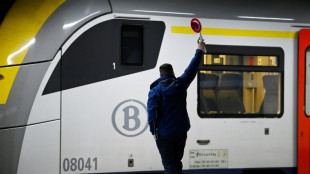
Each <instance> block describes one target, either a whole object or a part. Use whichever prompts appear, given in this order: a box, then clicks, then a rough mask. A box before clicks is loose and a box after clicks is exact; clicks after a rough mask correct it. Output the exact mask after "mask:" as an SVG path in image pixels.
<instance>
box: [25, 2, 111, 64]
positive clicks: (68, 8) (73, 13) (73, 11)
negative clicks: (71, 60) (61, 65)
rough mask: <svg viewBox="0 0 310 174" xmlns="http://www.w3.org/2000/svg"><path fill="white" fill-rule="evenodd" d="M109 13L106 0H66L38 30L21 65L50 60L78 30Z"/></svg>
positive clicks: (109, 8) (109, 9)
mask: <svg viewBox="0 0 310 174" xmlns="http://www.w3.org/2000/svg"><path fill="white" fill-rule="evenodd" d="M110 12H111V7H110V4H109V1H107V0H87V1H85V0H67V1H66V2H65V3H63V4H62V5H61V6H60V7H59V8H58V9H57V10H56V11H55V12H54V13H53V14H52V15H51V16H50V17H49V18H48V19H47V21H46V22H45V23H44V25H43V26H42V28H41V29H40V30H39V32H38V34H37V35H36V37H35V43H34V44H33V45H32V46H31V47H30V48H29V50H28V52H27V54H26V56H25V58H24V60H23V63H30V62H40V61H47V60H52V59H53V58H54V56H55V54H56V53H57V51H58V50H59V48H60V47H61V46H62V45H63V44H64V42H65V41H66V40H67V39H68V37H69V36H71V35H72V34H73V33H74V32H75V31H76V30H77V29H78V28H80V27H81V26H82V25H84V24H85V23H86V22H88V21H90V20H92V19H94V18H96V17H98V16H101V15H103V14H106V13H110Z"/></svg>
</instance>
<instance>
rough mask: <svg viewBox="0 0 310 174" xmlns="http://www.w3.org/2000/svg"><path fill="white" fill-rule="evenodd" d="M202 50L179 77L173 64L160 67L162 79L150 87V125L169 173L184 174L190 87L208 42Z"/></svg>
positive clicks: (200, 47) (199, 50)
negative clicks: (187, 100)
mask: <svg viewBox="0 0 310 174" xmlns="http://www.w3.org/2000/svg"><path fill="white" fill-rule="evenodd" d="M197 45H198V49H197V50H196V53H195V56H194V58H193V59H192V60H191V62H190V64H189V66H188V67H187V68H186V70H185V71H184V73H183V74H182V75H181V76H180V77H178V78H176V77H175V74H174V71H173V67H172V65H171V64H167V63H166V64H163V65H161V66H160V67H159V72H160V78H159V79H157V80H156V81H154V82H153V83H152V84H151V86H150V91H149V95H148V101H147V110H148V123H149V125H150V131H151V133H152V135H153V136H154V139H155V141H156V145H157V148H158V150H159V153H160V155H161V159H162V163H163V166H164V169H165V173H166V174H181V173H182V168H183V165H182V161H181V160H182V158H183V153H184V148H185V144H186V139H187V131H188V130H189V129H190V121H189V117H188V113H187V109H186V97H187V88H188V87H189V85H190V84H191V82H192V81H193V80H194V78H195V76H196V74H197V71H198V66H199V64H200V60H201V57H202V54H203V50H204V47H205V43H204V41H203V40H201V41H200V40H199V39H198V41H197Z"/></svg>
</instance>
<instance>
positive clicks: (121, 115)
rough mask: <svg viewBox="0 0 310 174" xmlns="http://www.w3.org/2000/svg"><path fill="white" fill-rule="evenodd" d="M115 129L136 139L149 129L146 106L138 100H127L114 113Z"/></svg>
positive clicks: (113, 122)
mask: <svg viewBox="0 0 310 174" xmlns="http://www.w3.org/2000/svg"><path fill="white" fill-rule="evenodd" d="M112 124H113V127H114V129H115V130H116V131H117V132H118V133H119V134H121V135H123V136H126V137H135V136H138V135H140V134H142V133H143V132H144V131H145V130H146V129H147V128H148V121H147V109H146V106H145V105H144V104H143V103H142V102H140V101H138V100H132V99H131V100H125V101H123V102H121V103H120V104H118V105H117V106H116V107H115V109H114V110H113V113H112Z"/></svg>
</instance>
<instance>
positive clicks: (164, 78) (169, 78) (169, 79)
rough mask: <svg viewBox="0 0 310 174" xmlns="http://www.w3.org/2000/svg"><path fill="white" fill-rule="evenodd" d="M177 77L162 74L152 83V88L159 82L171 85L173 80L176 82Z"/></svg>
mask: <svg viewBox="0 0 310 174" xmlns="http://www.w3.org/2000/svg"><path fill="white" fill-rule="evenodd" d="M175 79H176V78H175V76H173V75H166V76H162V77H160V78H158V79H157V80H155V81H154V82H153V83H152V84H151V86H150V89H152V88H154V87H155V86H156V85H158V84H161V85H163V86H169V85H170V84H171V83H172V82H174V80H175Z"/></svg>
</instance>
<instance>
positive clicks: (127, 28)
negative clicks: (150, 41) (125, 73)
mask: <svg viewBox="0 0 310 174" xmlns="http://www.w3.org/2000/svg"><path fill="white" fill-rule="evenodd" d="M124 32H132V33H133V32H136V33H135V34H137V35H138V40H139V41H138V42H139V43H137V44H131V46H130V45H126V43H128V42H126V41H125V40H126V39H125V36H124V34H125V33H124ZM120 36H121V44H120V47H121V48H120V51H121V55H120V63H121V65H122V66H126V67H141V66H143V65H144V51H143V50H144V27H143V25H141V24H122V25H121V35H120ZM130 43H132V42H130ZM133 45H136V46H137V45H138V46H137V47H138V49H139V50H138V51H137V52H138V55H139V58H137V60H138V61H136V60H134V62H130V60H129V59H128V57H127V56H126V55H127V54H126V52H127V51H126V48H127V47H130V48H129V50H133V49H132V46H133ZM131 61H132V60H131Z"/></svg>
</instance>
